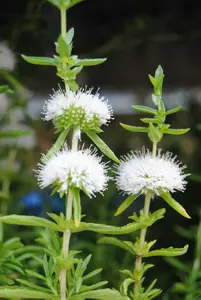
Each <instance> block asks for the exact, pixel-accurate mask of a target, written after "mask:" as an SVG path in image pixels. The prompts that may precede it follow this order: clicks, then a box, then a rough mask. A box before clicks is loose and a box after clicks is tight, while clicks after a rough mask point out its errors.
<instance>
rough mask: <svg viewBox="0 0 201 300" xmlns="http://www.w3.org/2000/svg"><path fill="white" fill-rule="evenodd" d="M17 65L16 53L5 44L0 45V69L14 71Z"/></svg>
mask: <svg viewBox="0 0 201 300" xmlns="http://www.w3.org/2000/svg"><path fill="white" fill-rule="evenodd" d="M15 65H16V58H15V55H14V53H13V52H12V51H11V50H10V48H9V47H8V45H7V44H6V43H5V42H1V43H0V69H5V70H7V71H13V70H14V68H15Z"/></svg>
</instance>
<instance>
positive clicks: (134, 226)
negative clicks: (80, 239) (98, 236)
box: [72, 222, 147, 235]
mask: <svg viewBox="0 0 201 300" xmlns="http://www.w3.org/2000/svg"><path fill="white" fill-rule="evenodd" d="M145 227H147V226H145V225H143V224H140V223H134V222H133V223H129V224H127V225H125V226H122V227H116V226H111V225H105V224H96V223H85V222H81V223H80V227H79V228H73V229H72V232H82V231H93V232H99V233H104V234H112V235H121V234H127V233H130V232H134V231H137V230H139V229H142V228H145Z"/></svg>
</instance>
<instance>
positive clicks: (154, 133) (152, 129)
mask: <svg viewBox="0 0 201 300" xmlns="http://www.w3.org/2000/svg"><path fill="white" fill-rule="evenodd" d="M148 137H149V138H150V140H151V141H152V142H153V143H159V142H160V140H161V139H162V137H163V133H162V132H161V129H160V128H159V127H158V126H154V125H153V124H152V123H150V124H149V132H148Z"/></svg>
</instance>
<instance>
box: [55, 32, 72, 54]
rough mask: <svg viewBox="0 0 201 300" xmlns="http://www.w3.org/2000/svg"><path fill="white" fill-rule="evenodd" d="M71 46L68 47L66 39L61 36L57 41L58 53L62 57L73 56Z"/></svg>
mask: <svg viewBox="0 0 201 300" xmlns="http://www.w3.org/2000/svg"><path fill="white" fill-rule="evenodd" d="M71 49H72V47H71V45H68V44H67V42H66V41H65V39H64V38H63V37H62V36H61V35H60V37H59V38H58V41H57V47H56V51H57V53H58V54H59V56H60V57H65V56H69V55H70V54H71Z"/></svg>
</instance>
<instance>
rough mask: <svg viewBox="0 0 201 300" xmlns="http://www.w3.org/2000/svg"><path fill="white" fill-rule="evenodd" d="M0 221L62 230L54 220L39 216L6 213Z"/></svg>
mask: <svg viewBox="0 0 201 300" xmlns="http://www.w3.org/2000/svg"><path fill="white" fill-rule="evenodd" d="M0 222H3V223H6V224H15V225H23V226H39V227H46V228H50V229H53V230H56V231H63V230H62V229H61V228H60V227H59V226H58V225H57V224H55V223H54V222H51V221H49V220H47V219H45V218H39V217H35V216H22V215H8V216H4V217H0Z"/></svg>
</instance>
